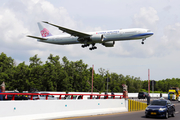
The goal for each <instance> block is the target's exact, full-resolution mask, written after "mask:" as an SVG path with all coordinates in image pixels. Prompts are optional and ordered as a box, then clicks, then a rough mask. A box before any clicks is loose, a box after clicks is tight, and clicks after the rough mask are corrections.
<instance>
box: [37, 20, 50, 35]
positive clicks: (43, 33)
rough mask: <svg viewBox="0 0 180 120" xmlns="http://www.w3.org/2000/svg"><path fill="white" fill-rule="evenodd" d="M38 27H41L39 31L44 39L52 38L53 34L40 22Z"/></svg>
mask: <svg viewBox="0 0 180 120" xmlns="http://www.w3.org/2000/svg"><path fill="white" fill-rule="evenodd" d="M38 26H39V30H40V33H41V36H42V37H49V36H52V34H51V33H50V32H49V30H48V29H46V28H45V27H43V26H42V25H41V23H39V22H38Z"/></svg>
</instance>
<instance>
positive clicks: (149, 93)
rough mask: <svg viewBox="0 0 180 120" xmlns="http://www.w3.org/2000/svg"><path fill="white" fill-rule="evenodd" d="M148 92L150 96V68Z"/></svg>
mask: <svg viewBox="0 0 180 120" xmlns="http://www.w3.org/2000/svg"><path fill="white" fill-rule="evenodd" d="M148 94H149V96H150V70H149V69H148Z"/></svg>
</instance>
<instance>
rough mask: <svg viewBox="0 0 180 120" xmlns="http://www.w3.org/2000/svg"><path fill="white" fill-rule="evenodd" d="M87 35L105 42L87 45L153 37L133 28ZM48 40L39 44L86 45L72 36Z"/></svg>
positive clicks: (146, 32)
mask: <svg viewBox="0 0 180 120" xmlns="http://www.w3.org/2000/svg"><path fill="white" fill-rule="evenodd" d="M87 34H91V35H95V34H102V35H103V37H104V39H103V41H97V42H94V41H87V43H89V44H91V43H105V42H108V41H123V40H136V39H146V38H147V37H150V36H151V35H153V32H151V31H150V30H148V29H141V28H132V29H119V30H108V31H98V32H88V33H87ZM46 38H47V40H38V41H39V42H46V43H52V44H59V45H67V44H84V42H81V41H78V37H74V36H71V35H68V34H67V35H56V36H49V37H46Z"/></svg>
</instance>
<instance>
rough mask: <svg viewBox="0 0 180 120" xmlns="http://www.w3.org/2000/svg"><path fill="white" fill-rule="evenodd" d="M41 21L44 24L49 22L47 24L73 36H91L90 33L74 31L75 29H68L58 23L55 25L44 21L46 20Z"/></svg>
mask: <svg viewBox="0 0 180 120" xmlns="http://www.w3.org/2000/svg"><path fill="white" fill-rule="evenodd" d="M42 22H44V23H46V24H49V25H52V26H55V27H57V28H59V29H60V30H62V31H63V32H66V33H68V34H70V35H72V36H75V37H80V38H85V37H90V36H91V35H90V34H86V33H83V32H79V31H75V30H72V29H68V28H65V27H61V26H58V25H55V24H52V23H49V22H46V21H42Z"/></svg>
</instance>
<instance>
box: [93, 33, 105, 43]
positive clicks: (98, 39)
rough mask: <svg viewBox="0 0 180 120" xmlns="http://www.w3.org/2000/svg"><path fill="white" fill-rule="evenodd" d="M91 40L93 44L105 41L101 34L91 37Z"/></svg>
mask: <svg viewBox="0 0 180 120" xmlns="http://www.w3.org/2000/svg"><path fill="white" fill-rule="evenodd" d="M90 40H92V41H93V42H102V41H103V40H104V37H103V35H101V34H95V35H92V36H91V37H90Z"/></svg>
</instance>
